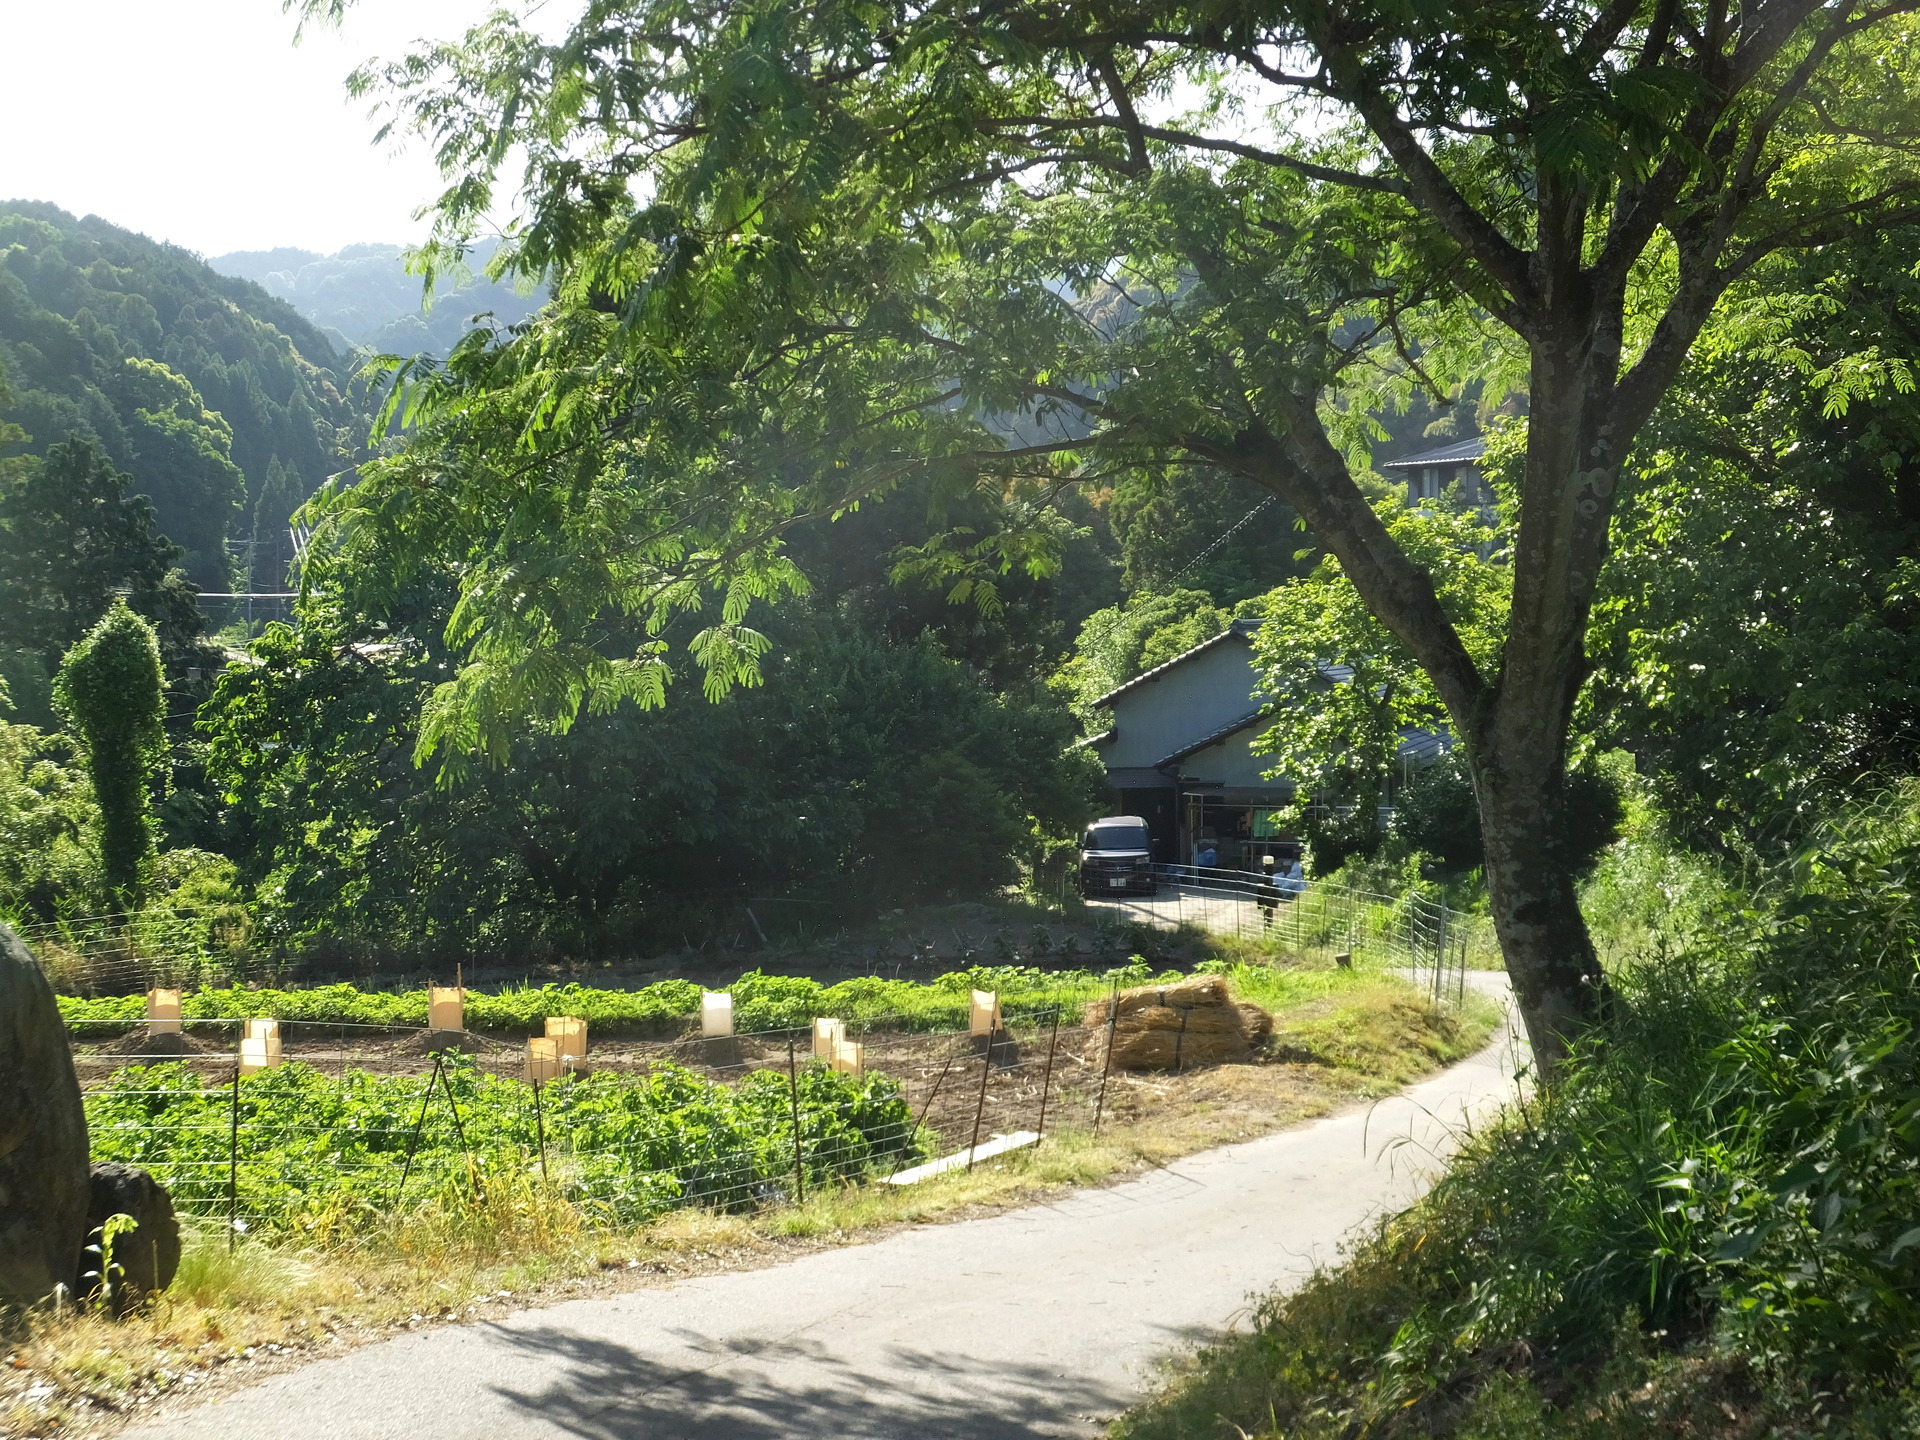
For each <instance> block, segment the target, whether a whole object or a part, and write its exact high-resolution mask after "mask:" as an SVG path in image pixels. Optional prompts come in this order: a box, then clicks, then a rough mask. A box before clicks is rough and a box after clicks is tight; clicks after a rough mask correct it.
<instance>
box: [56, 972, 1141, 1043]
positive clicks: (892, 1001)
mask: <svg viewBox="0 0 1920 1440" xmlns="http://www.w3.org/2000/svg"><path fill="white" fill-rule="evenodd" d="M1147 978H1149V971H1148V968H1147V965H1146V963H1145V962H1144V961H1142V960H1140V959H1139V958H1138V957H1135V958H1134V959H1133V960H1132V961H1131V962H1129V963H1128V964H1127V965H1125V966H1122V967H1120V968H1119V969H1116V970H1111V971H1108V972H1106V973H1105V974H1102V975H1096V974H1094V973H1093V972H1092V971H1089V970H1054V971H1045V970H1036V969H1033V968H1031V967H1027V966H1015V965H997V966H984V965H983V966H976V967H974V968H973V969H971V970H960V971H955V972H953V973H952V974H948V975H942V976H940V977H939V978H938V979H935V980H933V981H931V982H929V983H926V984H921V983H919V982H916V981H912V980H887V979H882V978H881V977H879V976H874V975H863V976H859V977H857V978H855V979H852V980H843V981H841V982H840V983H839V984H837V985H822V984H821V983H820V982H819V981H817V980H809V979H806V978H804V977H799V976H789V975H766V974H762V973H761V972H760V971H757V970H755V971H752V972H750V973H749V974H746V975H743V976H741V977H740V979H739V980H737V981H735V982H734V983H733V984H732V985H730V986H728V987H727V989H728V991H729V993H731V994H732V996H733V1006H734V1026H735V1028H736V1029H737V1030H738V1031H739V1032H740V1033H742V1034H751V1033H755V1032H760V1031H766V1030H781V1029H788V1028H792V1027H795V1026H804V1025H806V1024H808V1023H809V1022H810V1021H811V1020H812V1019H813V1018H814V1017H815V1016H817V1015H832V1016H837V1017H839V1018H841V1019H844V1020H847V1021H848V1022H850V1023H852V1024H853V1025H855V1026H856V1027H859V1026H863V1025H867V1024H870V1023H874V1022H878V1021H885V1022H887V1023H888V1024H889V1026H890V1027H891V1028H898V1029H905V1030H948V1029H955V1028H958V1027H960V1026H963V1025H965V1024H966V1022H967V1014H968V1004H969V998H968V992H969V991H971V990H974V989H976V988H977V989H982V990H994V991H997V992H998V993H999V995H1000V1001H1001V1005H1002V1008H1003V1010H1004V1011H1005V1013H1007V1014H1009V1015H1016V1014H1019V1013H1021V1012H1023V1011H1029V1012H1030V1011H1038V1010H1041V1009H1044V1008H1047V1007H1050V1006H1052V1005H1054V1004H1065V1005H1067V1006H1068V1007H1069V1009H1071V1007H1072V1006H1073V1005H1074V1004H1076V1003H1077V1002H1079V1001H1082V1000H1086V999H1090V998H1092V997H1093V996H1094V995H1096V994H1098V993H1099V992H1100V991H1101V990H1102V989H1103V988H1105V987H1106V986H1108V985H1110V984H1113V983H1116V982H1117V983H1119V984H1122V985H1133V984H1139V983H1140V982H1142V981H1144V980H1146V979H1147ZM699 1009H700V987H699V986H698V985H695V984H693V983H692V982H691V981H687V980H662V981H659V982H658V983H656V984H653V985H647V986H643V987H642V988H640V989H638V990H600V989H594V988H592V987H590V986H584V985H541V986H527V987H518V988H511V989H506V990H502V991H500V992H499V993H498V994H495V995H486V994H482V993H480V992H479V991H477V990H469V991H468V992H467V999H466V1023H467V1027H468V1028H469V1029H472V1030H488V1031H505V1032H508V1033H515V1034H538V1033H539V1032H540V1030H541V1028H542V1026H543V1025H544V1024H545V1023H546V1020H547V1017H548V1016H550V1015H574V1016H579V1017H580V1018H582V1019H584V1020H586V1021H587V1022H588V1025H589V1026H590V1028H591V1029H592V1031H593V1032H594V1033H596V1034H601V1035H619V1034H627V1035H648V1034H667V1033H674V1032H677V1031H679V1030H680V1029H682V1028H684V1022H685V1021H686V1020H687V1019H688V1018H689V1017H691V1016H693V1015H695V1014H697V1013H698V1012H699ZM60 1014H61V1017H62V1018H63V1019H64V1020H65V1021H66V1022H67V1024H68V1025H69V1026H71V1027H73V1028H74V1030H75V1032H76V1034H77V1035H78V1036H79V1038H80V1039H82V1040H95V1039H106V1038H110V1037H111V1036H112V1035H114V1034H118V1033H122V1032H123V1031H124V1030H125V1029H126V1027H127V1026H129V1025H131V1024H133V1023H135V1022H137V1021H139V1020H141V1019H142V1018H143V1017H144V1016H145V1014H146V1002H145V999H144V998H143V997H141V996H138V995H123V996H111V997H107V998H103V999H80V998H74V997H67V996H63V997H62V998H61V1000H60ZM181 1014H182V1015H183V1016H184V1017H185V1018H186V1019H189V1020H249V1019H254V1018H268V1017H270V1018H273V1019H279V1020H289V1021H293V1020H304V1021H315V1022H321V1023H330V1024H337V1025H391V1026H414V1027H418V1026H424V1025H425V1024H426V1023H427V992H426V991H424V990H408V991H402V992H399V993H392V992H384V991H367V990H361V989H358V988H356V987H355V986H352V985H317V986H314V987H313V988H312V989H307V990H255V989H249V988H247V987H245V986H239V985H235V986H230V987H227V988H225V989H213V990H198V991H194V992H192V993H190V994H188V995H187V996H185V997H184V998H183V1000H182V1001H181Z"/></svg>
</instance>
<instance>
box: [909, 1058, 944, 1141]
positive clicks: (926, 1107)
mask: <svg viewBox="0 0 1920 1440" xmlns="http://www.w3.org/2000/svg"><path fill="white" fill-rule="evenodd" d="M953 1052H954V1046H953V1044H952V1043H951V1042H949V1043H948V1045H947V1063H946V1064H944V1065H942V1066H941V1067H940V1078H939V1079H937V1080H935V1081H934V1082H933V1089H932V1090H930V1091H928V1092H927V1099H926V1103H925V1104H923V1105H922V1106H921V1107H920V1118H919V1119H918V1120H916V1121H914V1122H913V1133H912V1134H911V1135H909V1136H908V1137H907V1144H908V1145H909V1146H911V1145H912V1144H913V1142H914V1141H915V1140H917V1139H919V1138H920V1127H921V1126H922V1125H924V1124H926V1123H927V1112H928V1111H930V1110H932V1109H933V1102H934V1101H935V1100H936V1099H938V1098H939V1096H940V1087H941V1086H942V1085H944V1084H946V1083H947V1072H948V1071H949V1070H951V1069H952V1068H953Z"/></svg>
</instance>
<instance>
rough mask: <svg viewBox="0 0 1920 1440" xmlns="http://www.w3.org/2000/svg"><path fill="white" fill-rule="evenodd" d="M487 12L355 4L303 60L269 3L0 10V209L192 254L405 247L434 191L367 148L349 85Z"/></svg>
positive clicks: (3, 1) (465, 2)
mask: <svg viewBox="0 0 1920 1440" xmlns="http://www.w3.org/2000/svg"><path fill="white" fill-rule="evenodd" d="M495 3H496V0H359V3H358V4H357V5H356V6H355V7H354V8H353V9H351V10H349V12H348V15H347V19H346V22H345V24H344V26H343V27H342V28H341V29H340V30H339V31H332V32H330V31H321V32H318V33H315V32H313V31H309V33H308V34H307V36H306V38H305V39H304V41H303V42H302V43H301V44H300V46H299V47H298V48H295V46H294V44H293V35H294V21H293V17H292V16H290V15H286V14H283V13H282V11H281V8H280V0H0V55H4V56H5V57H6V81H5V83H4V85H0V199H11V200H50V201H52V202H53V203H54V204H56V205H59V206H60V207H61V208H63V209H66V210H70V211H72V212H74V213H75V214H78V215H86V214H95V215H99V216H100V217H101V218H103V219H106V220H110V221H112V222H113V223H114V224H116V225H120V226H124V227H125V228H127V229H129V230H136V231H139V232H141V233H143V234H145V235H148V236H151V237H152V238H153V239H156V240H165V241H170V242H172V243H173V244H176V245H182V246H185V247H186V248H187V249H189V250H194V251H197V252H199V253H200V254H201V255H206V256H212V255H220V254H224V253H226V252H228V251H231V250H266V249H271V248H273V247H274V246H277V245H292V246H298V247H299V248H301V249H306V250H317V251H321V252H323V253H326V252H331V251H334V250H338V249H339V248H341V247H342V246H344V245H350V244H353V243H355V242H358V241H387V242H393V243H401V244H405V243H411V242H413V241H416V240H418V239H420V238H422V237H423V235H424V234H425V230H426V227H425V225H424V224H423V223H422V222H420V221H417V220H414V219H413V218H412V214H413V211H415V210H416V209H418V208H419V206H420V205H421V204H423V203H424V202H426V201H428V200H430V199H431V198H432V197H433V196H434V194H435V193H436V192H437V189H438V185H437V176H436V174H435V171H434V168H433V165H432V162H431V159H430V158H429V157H428V156H427V155H426V154H425V153H424V152H423V151H422V150H421V149H420V148H419V147H418V146H415V147H414V148H413V149H412V150H411V151H404V150H403V151H402V152H401V153H399V154H397V155H395V154H391V153H389V152H388V150H386V149H383V148H380V147H376V146H375V145H374V144H373V135H374V131H375V129H376V125H377V122H375V121H373V120H370V119H368V118H367V113H366V112H367V103H366V102H365V101H349V100H348V99H347V96H346V89H345V85H344V81H345V79H346V76H347V73H348V72H349V71H351V70H352V69H353V68H354V67H355V66H356V65H357V64H359V63H360V62H361V61H363V60H366V59H368V58H370V57H372V56H375V55H379V56H383V57H384V56H395V55H398V54H400V53H402V52H403V50H404V48H405V47H406V44H407V42H408V41H409V40H410V39H412V38H414V37H416V36H428V37H431V38H436V39H437V38H444V37H449V36H453V35H457V34H459V33H460V32H461V31H462V30H464V29H465V28H466V27H467V25H469V24H471V23H472V22H473V21H474V20H476V19H478V18H480V17H481V16H482V15H484V14H485V13H486V12H487V11H488V10H490V9H492V8H494V4H495Z"/></svg>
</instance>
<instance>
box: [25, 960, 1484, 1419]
mask: <svg viewBox="0 0 1920 1440" xmlns="http://www.w3.org/2000/svg"><path fill="white" fill-rule="evenodd" d="M1495 1018H1496V1017H1495V1016H1494V1014H1493V1011H1492V1007H1490V1006H1482V1007H1480V1008H1478V1009H1471V1010H1469V1011H1468V1012H1467V1013H1466V1014H1464V1015H1459V1016H1453V1015H1447V1014H1442V1013H1437V1012H1435V1011H1433V1010H1432V1009H1430V1008H1429V1007H1427V1006H1426V1005H1424V1004H1423V1003H1422V1002H1421V1001H1420V1000H1419V998H1418V997H1417V996H1415V995H1414V994H1413V993H1412V992H1411V991H1410V990H1409V989H1408V988H1407V987H1405V986H1403V985H1399V984H1396V983H1394V982H1392V981H1390V980H1382V979H1374V978H1364V979H1361V978H1353V977H1348V978H1347V979H1346V980H1343V981H1342V982H1341V983H1340V985H1339V987H1338V988H1337V989H1336V990H1334V991H1332V992H1331V993H1320V994H1315V995H1314V996H1313V997H1312V998H1310V999H1305V1000H1303V1001H1301V1002H1299V1003H1297V1004H1295V1005H1293V1006H1290V1007H1286V1008H1283V1009H1281V1010H1280V1011H1279V1013H1278V1015H1277V1016H1276V1020H1277V1033H1276V1042H1277V1046H1278V1047H1279V1048H1278V1049H1277V1054H1278V1056H1280V1057H1282V1058H1277V1059H1275V1058H1269V1059H1263V1060H1260V1061H1256V1062H1253V1063H1247V1064H1232V1065H1219V1066H1212V1067H1208V1068H1205V1069H1199V1070H1191V1071H1187V1072H1185V1073H1182V1074H1177V1075H1123V1074H1120V1073H1118V1072H1116V1073H1115V1074H1114V1076H1113V1078H1112V1081H1111V1084H1110V1088H1109V1092H1108V1099H1107V1110H1106V1114H1107V1121H1106V1123H1105V1124H1104V1125H1103V1127H1102V1131H1101V1133H1100V1134H1099V1135H1098V1136H1095V1135H1092V1134H1090V1133H1087V1132H1086V1131H1085V1130H1056V1131H1053V1132H1051V1133H1049V1134H1048V1136H1047V1137H1046V1140H1045V1142H1044V1143H1043V1144H1041V1145H1040V1146H1038V1147H1036V1148H1034V1149H1029V1150H1022V1151H1015V1152H1012V1153H1010V1154H1008V1155H1006V1156H1003V1157H1000V1158H999V1159H996V1160H994V1161H992V1162H990V1163H986V1164H982V1165H981V1166H979V1167H978V1168H977V1169H976V1170H975V1171H974V1172H973V1173H972V1174H967V1173H965V1172H953V1173H949V1174H946V1175H942V1176H939V1177H936V1178H934V1179H932V1180H929V1181H926V1182H923V1183H922V1184H920V1185H916V1186H912V1187H909V1188H905V1189H896V1188H895V1187H892V1186H887V1185H869V1186H843V1187H835V1188H831V1189H827V1190H824V1191H815V1192H812V1193H810V1194H809V1195H808V1197H807V1200H806V1202H805V1203H804V1204H801V1205H787V1206H781V1207H777V1208H772V1209H768V1210H764V1211H761V1212H758V1213H755V1214H749V1215H719V1214H714V1213H710V1212H705V1211H679V1212H676V1213H674V1214H672V1215H669V1216H667V1217H665V1218H664V1219H661V1220H659V1221H656V1222H654V1223H652V1224H650V1225H647V1226H644V1227H641V1228H639V1229H636V1230H631V1231H625V1232H613V1231H606V1230H599V1229H594V1228H592V1227H590V1226H589V1225H588V1224H587V1223H586V1222H585V1221H584V1220H583V1219H582V1217H581V1215H580V1214H579V1212H578V1211H576V1210H575V1209H574V1208H573V1207H572V1206H571V1205H569V1204H567V1203H566V1202H565V1200H564V1199H562V1198H561V1197H560V1196H559V1195H558V1194H557V1193H555V1192H553V1191H551V1190H549V1189H547V1188H546V1187H544V1186H542V1185H541V1183H540V1182H539V1181H538V1179H537V1178H536V1177H533V1176H530V1175H519V1176H516V1177H512V1178H511V1179H506V1178H503V1177H501V1176H497V1175H495V1176H491V1177H489V1183H488V1184H487V1185H486V1186H485V1187H484V1194H483V1195H482V1196H481V1198H478V1199H474V1200H471V1201H469V1202H467V1203H463V1204H449V1203H446V1202H445V1200H444V1198H442V1199H441V1200H438V1201H436V1202H435V1203H431V1204H424V1205H422V1206H421V1207H420V1208H418V1209H416V1210H414V1211H412V1212H410V1213H408V1214H406V1215H404V1216H399V1217H394V1218H392V1219H390V1220H388V1221H387V1222H385V1223H384V1224H382V1225H381V1226H379V1227H378V1228H376V1229H374V1230H373V1231H371V1232H364V1231H363V1232H361V1233H360V1234H358V1236H357V1237H356V1238H355V1239H354V1241H353V1242H352V1243H350V1244H329V1245H320V1244H315V1245H313V1246H312V1247H310V1248H307V1249H299V1248H296V1247H287V1246H282V1245H269V1244H266V1243H263V1242H259V1241H254V1240H245V1241H243V1242H242V1243H241V1244H240V1245H239V1246H238V1247H237V1248H236V1249H235V1250H234V1251H233V1252H232V1253H231V1254H229V1253H228V1250H227V1246H226V1242H225V1239H224V1236H223V1235H221V1236H216V1235H214V1234H212V1233H200V1234H193V1235H190V1236H189V1237H188V1241H187V1245H186V1251H185V1255H184V1258H183V1260H182V1262H181V1269H180V1274H179V1276H178V1277H177V1278H176V1280H175V1282H174V1285H173V1287H172V1288H171V1289H170V1290H169V1291H168V1292H167V1294H165V1295H164V1296H162V1297H160V1298H159V1299H158V1300H157V1301H156V1302H154V1303H153V1304H152V1305H151V1306H149V1307H148V1308H147V1309H146V1310H144V1311H143V1312H140V1313H138V1314H135V1315H133V1316H130V1317H129V1318H127V1319H124V1320H119V1321H115V1320H110V1319H107V1318H105V1317H103V1316H99V1315H95V1314H90V1313H85V1312H77V1311H75V1310H73V1309H71V1308H69V1309H68V1310H67V1311H66V1312H65V1313H54V1312H52V1311H43V1312H41V1313H38V1314H35V1315H32V1316H28V1317H24V1318H23V1319H20V1320H19V1321H17V1322H16V1323H15V1324H14V1325H13V1327H12V1329H11V1331H10V1332H8V1333H7V1334H6V1335H5V1336H4V1338H0V1353H4V1354H5V1364H4V1366H0V1434H5V1435H8V1436H22V1437H25V1436H43V1435H55V1434H58V1435H68V1434H97V1433H101V1432H103V1431H105V1430H108V1429H111V1428H113V1427H114V1426H115V1425H116V1424H117V1423H118V1422H119V1421H120V1419H122V1418H123V1417H125V1416H126V1415H127V1414H128V1413H129V1412H130V1411H131V1410H133V1409H135V1408H137V1407H138V1406H139V1405H140V1404H141V1403H142V1402H143V1401H146V1400H150V1399H152V1398H154V1397H156V1396H159V1395H161V1394H166V1393H178V1392H179V1391H180V1390H181V1389H183V1388H186V1387H194V1388H196V1389H199V1390H201V1391H213V1390H217V1389H220V1388H222V1387H225V1386H228V1385H233V1384H237V1383H243V1382H244V1381H246V1380H249V1379H252V1378H255V1377H257V1376H258V1375H260V1374H262V1373H264V1372H267V1371H270V1370H273V1369H278V1368H286V1367H288V1366H290V1365H293V1364H296V1363H302V1362H304V1361H306V1360H309V1359H312V1358H315V1357H317V1356H319V1355H323V1354H326V1353H329V1352H332V1351H336V1350H339V1349H343V1348H346V1347H347V1346H350V1345H353V1344H356V1343H359V1342H360V1341H363V1340H366V1339H371V1338H378V1337H381V1336H385V1335H389V1334H393V1333H396V1332H398V1331H402V1330H407V1329H412V1328H418V1327H420V1326H425V1325H432V1324H436V1323H446V1322H450V1321H458V1320H468V1319H475V1318H480V1317H483V1316H485V1315H487V1314H490V1313H494V1314H497V1313H500V1312H501V1311H502V1310H503V1309H505V1308H507V1307H509V1306H512V1307H515V1308H518V1307H523V1306H526V1305H530V1304H544V1303H552V1302H553V1301H556V1300H559V1299H563V1298H572V1297H577V1296H581V1295H588V1294H605V1293H613V1292H616V1291H619V1290H624V1289H632V1288H636V1287H638V1286H642V1285H648V1284H659V1283H662V1282H664V1281H666V1280H672V1279H676V1278H680V1277H683V1276H688V1275H697V1274H704V1273H713V1272H715V1271H719V1270H728V1269H742V1268H749V1267H752V1266H756V1265H764V1264H771V1263H775V1262H777V1261H779V1260H782V1259H786V1258H789V1257H791V1256H793V1255H796V1254H799V1253H803V1252H805V1251H808V1250H813V1249H819V1248H822V1247H825V1246H832V1245H838V1244H846V1243H852V1242H854V1241H857V1240H860V1239H866V1238H872V1237H874V1236H875V1235H877V1234H879V1233H882V1232H884V1231H885V1230H886V1229H887V1228H889V1227H892V1226H897V1225H902V1224H915V1223H923V1224H924V1223H930V1222H937V1221H944V1220H953V1219H963V1218H967V1217H969V1216H972V1215H978V1214H981V1213H984V1212H986V1211H989V1210H995V1209H1002V1208H1006V1207H1009V1206H1014V1205H1020V1204H1026V1203H1032V1202H1034V1201H1038V1200H1042V1199H1045V1198H1047V1197H1050V1196H1054V1195H1058V1194H1060V1193H1061V1192H1063V1191H1065V1190H1067V1189H1070V1188H1072V1187H1075V1186H1085V1185H1097V1184H1101V1183H1104V1182H1107V1181H1111V1180H1114V1179H1116V1178H1119V1177H1123V1176H1125V1175H1128V1174H1131V1173H1134V1172H1136V1171H1139V1170H1141V1169H1143V1168H1145V1167H1148V1166H1153V1165H1160V1164H1165V1163H1167V1162H1169V1161H1172V1160H1175V1159H1178V1158H1180V1157H1181V1156H1184V1155H1190V1154H1193V1153H1195V1152H1196V1151H1200V1150H1205V1149H1209V1148H1212V1147H1214V1146H1217V1145H1223V1144H1230V1143H1233V1142H1236V1141H1241V1140H1246V1139H1250V1138H1252V1137H1254V1136H1258V1135H1263V1134H1267V1133H1270V1132H1272V1131H1274V1130H1276V1129H1279V1128H1282V1127H1284V1126H1287V1125H1291V1124H1295V1123H1298V1122H1300V1121H1302V1120H1307V1119H1312V1118H1314V1117H1317V1116H1320V1115H1324V1114H1327V1113H1329V1112H1330V1111H1332V1110H1335V1109H1337V1108H1339V1107H1340V1106H1342V1105H1344V1104H1347V1103H1351V1102H1353V1101H1357V1100H1364V1099H1368V1098H1371V1097H1374V1096H1377V1095H1380V1094H1384V1093H1386V1092H1388V1091H1390V1090H1392V1089H1395V1088H1397V1087H1398V1086H1400V1085H1402V1084H1404V1083H1405V1082H1406V1081H1407V1080H1408V1079H1410V1078H1412V1077H1414V1076H1416V1075H1418V1074H1420V1073H1423V1072H1425V1071H1427V1070H1431V1069H1432V1068H1434V1067H1435V1066H1436V1065H1439V1064H1443V1063H1446V1062H1448V1061H1450V1060H1452V1059H1456V1058H1459V1057H1460V1056H1463V1055H1466V1054H1469V1053H1471V1052H1472V1051H1474V1050H1476V1049H1477V1048H1479V1046H1480V1045H1482V1044H1483V1043H1484V1042H1485V1040H1486V1038H1487V1036H1488V1034H1489V1033H1490V1032H1491V1029H1492V1025H1493V1022H1494V1020H1495Z"/></svg>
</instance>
